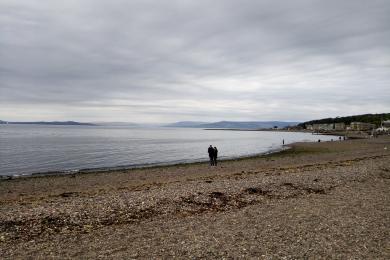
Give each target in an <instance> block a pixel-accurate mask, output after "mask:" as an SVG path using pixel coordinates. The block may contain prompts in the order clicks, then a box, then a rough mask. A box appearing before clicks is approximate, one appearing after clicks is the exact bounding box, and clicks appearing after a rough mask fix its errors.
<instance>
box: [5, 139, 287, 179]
mask: <svg viewBox="0 0 390 260" xmlns="http://www.w3.org/2000/svg"><path fill="white" fill-rule="evenodd" d="M293 144H294V143H291V144H288V145H285V146H282V147H279V148H275V149H271V150H268V151H266V152H262V153H256V154H249V155H242V156H232V157H227V156H226V157H220V158H218V161H225V162H226V161H234V160H238V159H250V158H256V157H260V156H266V155H271V154H272V155H273V154H277V153H280V152H282V151H285V150H288V149H291V146H292V145H293ZM208 161H209V160H206V159H203V160H191V161H190V160H183V161H170V162H165V163H164V162H161V163H149V164H139V165H126V166H115V167H100V168H84V169H79V170H65V171H49V172H35V173H28V174H18V175H0V181H8V180H13V179H22V178H38V177H47V176H67V175H71V176H75V175H78V174H89V173H105V172H117V171H127V170H134V169H152V168H163V167H175V166H189V165H195V164H201V163H207V162H208Z"/></svg>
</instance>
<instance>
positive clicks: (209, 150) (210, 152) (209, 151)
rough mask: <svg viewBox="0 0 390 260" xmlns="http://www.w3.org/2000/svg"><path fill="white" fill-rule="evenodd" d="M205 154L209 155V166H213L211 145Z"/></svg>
mask: <svg viewBox="0 0 390 260" xmlns="http://www.w3.org/2000/svg"><path fill="white" fill-rule="evenodd" d="M207 152H208V153H209V158H210V166H213V165H214V148H213V146H212V145H211V144H210V147H209V149H208V150H207Z"/></svg>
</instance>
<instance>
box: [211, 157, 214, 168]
mask: <svg viewBox="0 0 390 260" xmlns="http://www.w3.org/2000/svg"><path fill="white" fill-rule="evenodd" d="M213 165H214V159H213V157H211V156H210V166H213Z"/></svg>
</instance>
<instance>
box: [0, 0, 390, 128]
mask: <svg viewBox="0 0 390 260" xmlns="http://www.w3.org/2000/svg"><path fill="white" fill-rule="evenodd" d="M388 13H390V4H389V2H388V1H385V0H383V1H380V0H373V1H363V0H358V1H356V0H349V1H335V0H333V1H319V0H317V1H308V0H307V1H302V0H298V1H288V2H287V1H249V0H245V1H233V0H227V1H226V0H225V1H222V0H221V1H202V0H201V1H190V0H184V1H179V0H177V1H159V2H156V1H119V0H118V1H110V2H107V1H96V0H95V1H92V0H82V1H66V2H62V1H30V0H29V1H27V0H26V1H10V0H9V1H2V2H1V3H0V32H1V35H2V36H1V38H0V80H1V85H0V108H4V109H0V118H4V119H12V118H10V117H18V118H16V119H18V120H29V119H31V114H29V115H28V116H29V118H27V117H24V116H23V115H21V114H16V113H10V112H9V111H12V108H14V111H16V110H18V109H19V108H21V107H22V108H23V107H24V108H27V107H28V108H29V110H30V111H32V112H31V113H33V111H34V110H35V111H36V116H35V117H36V118H35V119H37V120H46V119H48V120H54V119H75V120H77V119H79V118H81V119H86V120H97V121H100V120H102V119H104V118H109V117H110V115H111V118H112V119H113V120H114V121H116V120H115V118H117V119H121V120H122V119H126V121H134V120H141V121H142V118H146V119H145V120H147V121H164V120H168V121H175V120H183V119H185V120H204V119H210V120H218V119H231V120H262V119H280V120H305V119H311V118H316V117H328V116H337V115H341V114H343V113H347V114H357V113H364V112H386V111H374V110H375V109H382V110H387V111H389V110H390V103H389V102H388V100H390V93H389V87H388V86H389V85H390V75H389V74H390V73H389V68H390V47H389V46H390V26H389V24H390V18H389V15H388ZM67 107H71V109H69V111H71V112H69V113H66V114H64V113H63V112H62V110H63V109H66V108H67ZM308 107H315V109H307V108H308ZM88 108H90V109H88ZM45 109H50V110H51V113H50V114H49V115H47V116H45V115H43V114H42V111H43V110H45ZM56 111H57V112H58V117H65V116H66V117H69V118H48V117H49V116H50V117H53V116H54V115H55V112H56ZM153 115H154V116H153Z"/></svg>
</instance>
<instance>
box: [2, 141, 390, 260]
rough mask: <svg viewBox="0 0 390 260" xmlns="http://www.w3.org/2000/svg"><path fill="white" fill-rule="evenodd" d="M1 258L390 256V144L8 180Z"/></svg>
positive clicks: (334, 145) (296, 147)
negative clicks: (218, 161) (208, 162)
mask: <svg viewBox="0 0 390 260" xmlns="http://www.w3.org/2000/svg"><path fill="white" fill-rule="evenodd" d="M0 258H2V259H15V258H21V259H26V258H34V259H35V258H37V259H48V258H60V259H70V258H72V259H74V258H76V259H78V258H81V259H86V258H87V259H91V258H93V259H96V258H107V259H118V258H120V259H124V258H126V259H151V258H152V259H153V258H154V259H171V258H179V259H181V258H186V259H187V258H191V259H198V258H208V259H224V258H228V259H236V258H243V259H248V258H255V259H280V258H282V259H302V258H304V259H389V258H390V137H389V136H380V137H379V138H373V139H356V140H347V141H333V142H321V143H295V144H293V145H291V146H290V149H286V150H284V151H281V152H279V153H275V154H270V155H262V156H255V157H250V158H240V159H235V160H228V161H221V162H220V163H219V164H218V166H216V167H210V166H209V165H208V164H207V163H193V164H181V165H174V166H164V167H151V168H144V169H129V170H118V171H107V172H92V173H88V174H74V175H62V176H41V177H30V178H19V179H10V180H1V181H0Z"/></svg>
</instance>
